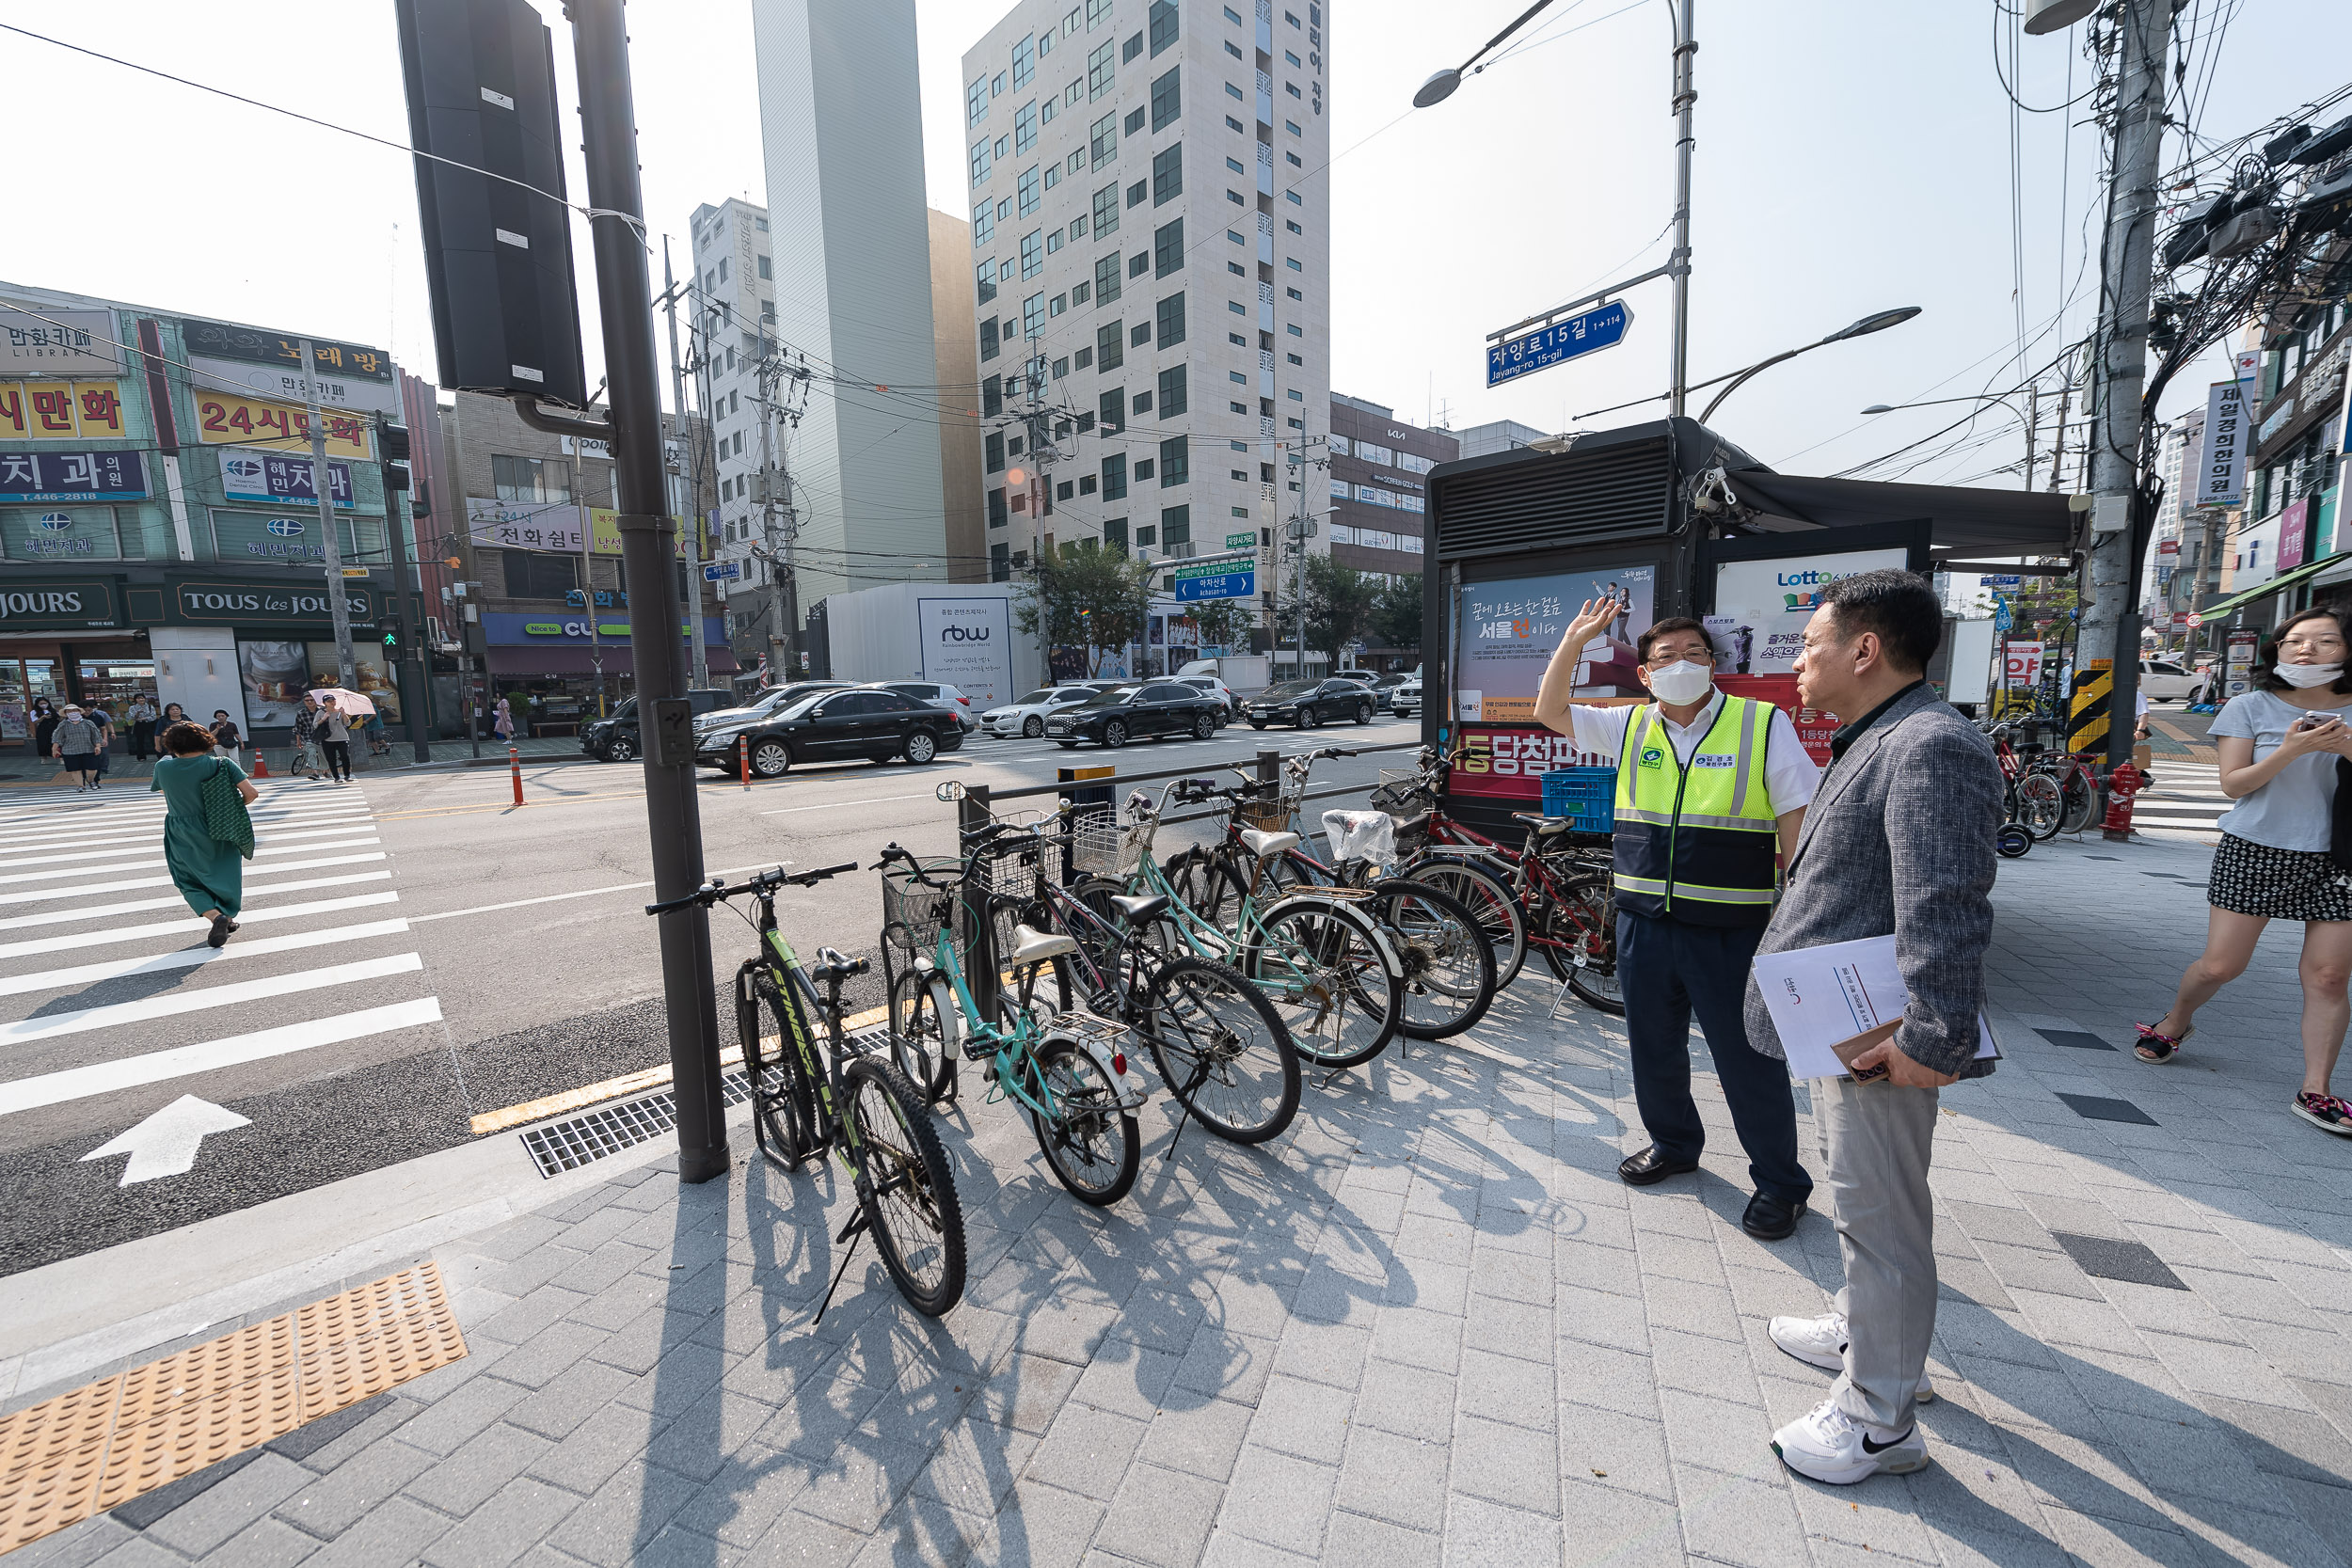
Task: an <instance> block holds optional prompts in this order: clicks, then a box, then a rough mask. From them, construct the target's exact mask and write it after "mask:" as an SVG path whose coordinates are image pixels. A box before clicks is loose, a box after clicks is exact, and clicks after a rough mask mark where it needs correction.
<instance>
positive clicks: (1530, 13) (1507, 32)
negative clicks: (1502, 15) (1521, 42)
mask: <svg viewBox="0 0 2352 1568" xmlns="http://www.w3.org/2000/svg"><path fill="white" fill-rule="evenodd" d="M1550 4H1551V0H1535V3H1534V5H1532V6H1530V7H1528V8H1527V9H1526V10H1524V11H1522V12H1520V13H1519V19H1518V21H1517V22H1514V23H1512V24H1511V25H1509V26H1508V27H1505V28H1504V29H1502V31H1501V32H1500V33H1497V34H1496V35H1495V36H1494V37H1492V38H1490V39H1488V40H1486V48H1484V49H1481V50H1480V51H1479V52H1478V53H1477V54H1475V55H1471V56H1470V58H1469V59H1467V60H1464V61H1463V62H1462V63H1461V64H1460V65H1458V66H1454V67H1451V68H1449V69H1448V70H1445V71H1438V73H1437V74H1436V75H1435V76H1432V77H1430V78H1429V80H1427V81H1426V82H1423V83H1422V85H1421V90H1420V91H1419V92H1416V93H1415V94H1413V107H1414V108H1416V109H1426V108H1428V107H1429V106H1430V105H1431V104H1433V103H1444V102H1445V101H1446V100H1447V99H1449V98H1451V97H1453V96H1454V88H1455V87H1460V86H1461V85H1462V72H1464V71H1469V70H1470V69H1471V68H1472V67H1473V66H1476V65H1477V64H1478V62H1479V61H1480V60H1483V59H1485V58H1486V56H1487V55H1491V54H1493V53H1494V50H1495V46H1496V45H1497V44H1499V43H1501V42H1502V40H1504V39H1507V38H1509V37H1510V36H1511V35H1512V34H1513V33H1516V32H1518V30H1519V29H1520V28H1522V27H1524V26H1526V25H1527V24H1528V23H1529V22H1531V21H1532V20H1534V16H1535V13H1536V12H1537V11H1540V10H1542V9H1543V8H1545V7H1546V6H1549V5H1550ZM1482 69H1483V68H1482Z"/></svg>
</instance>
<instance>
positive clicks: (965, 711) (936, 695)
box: [881, 681, 979, 735]
mask: <svg viewBox="0 0 2352 1568" xmlns="http://www.w3.org/2000/svg"><path fill="white" fill-rule="evenodd" d="M881 685H882V689H884V690H885V691H896V692H897V693H898V695H899V696H901V697H912V698H914V700H915V701H916V702H918V703H922V704H924V705H927V706H930V707H936V708H945V709H946V710H947V711H948V712H949V713H952V714H954V715H955V716H956V722H957V723H959V724H961V725H962V726H963V731H964V733H965V734H966V735H969V734H971V733H972V732H973V731H974V730H976V729H977V728H979V721H978V720H977V719H975V718H973V717H972V699H971V698H969V697H967V696H965V695H964V694H963V693H962V692H961V691H959V690H957V689H955V688H954V687H952V686H949V685H947V684H946V682H945V681H883V682H882V683H881Z"/></svg>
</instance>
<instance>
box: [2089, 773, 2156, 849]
mask: <svg viewBox="0 0 2352 1568" xmlns="http://www.w3.org/2000/svg"><path fill="white" fill-rule="evenodd" d="M2148 784H2149V780H2148V775H2147V774H2145V773H2143V772H2141V771H2140V770H2139V769H2138V768H2134V767H2133V766H2132V765H2131V764H2130V763H2128V762H2125V763H2119V764H2117V765H2116V768H2115V771H2113V772H2112V773H2109V774H2108V775H2107V815H2106V820H2104V821H2102V822H2101V823H2100V824H2099V836H2100V837H2101V838H2104V839H2106V841H2107V842H2108V843H2110V844H2127V843H2129V842H2131V836H2132V797H2133V796H2135V795H2137V794H2138V793H2139V792H2140V791H2141V790H2143V789H2146V788H2147V787H2148Z"/></svg>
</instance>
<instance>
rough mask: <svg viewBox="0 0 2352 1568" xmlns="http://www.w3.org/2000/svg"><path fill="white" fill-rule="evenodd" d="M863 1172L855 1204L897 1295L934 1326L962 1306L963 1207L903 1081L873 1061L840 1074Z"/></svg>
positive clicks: (942, 1154)
mask: <svg viewBox="0 0 2352 1568" xmlns="http://www.w3.org/2000/svg"><path fill="white" fill-rule="evenodd" d="M841 1079H842V1085H843V1087H844V1088H845V1089H846V1090H847V1091H848V1093H849V1097H850V1133H851V1136H853V1137H855V1138H856V1139H857V1146H858V1157H859V1160H860V1162H861V1163H862V1164H864V1166H865V1181H864V1182H863V1183H862V1184H861V1186H860V1189H859V1194H858V1197H859V1201H860V1202H861V1203H862V1204H863V1205H864V1206H865V1209H866V1226H867V1227H868V1228H870V1229H871V1230H872V1231H873V1233H874V1248H875V1250H876V1251H878V1252H880V1253H881V1254H882V1267H884V1268H886V1269H888V1270H889V1271H890V1277H891V1278H892V1279H894V1280H896V1281H897V1282H898V1293H899V1294H900V1295H902V1296H904V1297H906V1298H907V1304H908V1305H909V1306H911V1307H914V1309H915V1310H916V1311H917V1312H920V1313H922V1314H924V1315H925V1316H926V1317H932V1318H936V1317H938V1316H940V1315H941V1314H942V1313H944V1312H946V1310H947V1309H948V1308H949V1307H953V1306H955V1304H956V1303H957V1302H959V1301H961V1300H962V1299H963V1205H962V1203H961V1201H960V1200H959V1199H958V1198H957V1196H956V1180H955V1176H954V1173H953V1172H951V1171H950V1170H949V1169H948V1167H947V1155H946V1151H945V1150H944V1149H942V1148H940V1147H939V1134H938V1133H937V1132H933V1131H932V1130H931V1118H930V1117H929V1116H927V1115H925V1114H924V1107H923V1101H922V1099H921V1097H920V1096H918V1095H917V1094H916V1093H915V1092H914V1085H912V1084H910V1083H908V1082H907V1080H906V1074H904V1073H902V1072H900V1071H899V1070H898V1069H897V1068H895V1067H892V1066H891V1065H890V1064H889V1063H888V1062H885V1061H882V1060H881V1059H880V1058H879V1057H874V1056H859V1057H856V1058H853V1059H852V1060H851V1061H850V1065H849V1067H848V1068H847V1069H844V1070H843V1072H842V1074H841Z"/></svg>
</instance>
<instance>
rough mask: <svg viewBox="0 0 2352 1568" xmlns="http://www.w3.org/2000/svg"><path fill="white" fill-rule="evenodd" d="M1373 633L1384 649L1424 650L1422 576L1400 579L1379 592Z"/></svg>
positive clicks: (1414, 651) (1410, 575)
mask: <svg viewBox="0 0 2352 1568" xmlns="http://www.w3.org/2000/svg"><path fill="white" fill-rule="evenodd" d="M1372 626H1373V631H1374V633H1375V635H1376V636H1378V638H1379V639H1380V642H1381V645H1382V646H1384V647H1390V648H1395V649H1397V650H1399V651H1401V652H1405V653H1419V652H1420V651H1421V574H1420V573H1419V572H1414V573H1411V574H1409V575H1407V576H1406V577H1402V578H1398V579H1397V580H1396V581H1394V582H1391V583H1390V584H1389V585H1387V586H1386V587H1384V588H1382V589H1381V590H1380V600H1379V603H1378V604H1377V605H1375V607H1374V609H1373V616H1372Z"/></svg>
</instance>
